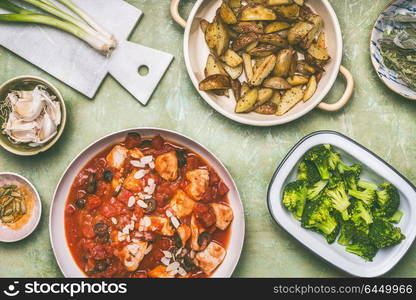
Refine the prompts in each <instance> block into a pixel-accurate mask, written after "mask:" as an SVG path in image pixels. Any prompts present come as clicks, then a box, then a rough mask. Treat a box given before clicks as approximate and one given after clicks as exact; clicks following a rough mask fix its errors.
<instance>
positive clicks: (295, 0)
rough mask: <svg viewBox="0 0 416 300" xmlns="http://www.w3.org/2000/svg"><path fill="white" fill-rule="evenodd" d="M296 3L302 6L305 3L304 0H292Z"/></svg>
mask: <svg viewBox="0 0 416 300" xmlns="http://www.w3.org/2000/svg"><path fill="white" fill-rule="evenodd" d="M293 2H295V3H296V4H297V5H299V6H302V5H304V4H305V0H293Z"/></svg>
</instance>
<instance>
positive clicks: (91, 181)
mask: <svg viewBox="0 0 416 300" xmlns="http://www.w3.org/2000/svg"><path fill="white" fill-rule="evenodd" d="M96 191H97V176H96V175H95V173H91V174H90V176H88V184H87V192H88V193H89V194H95V192H96Z"/></svg>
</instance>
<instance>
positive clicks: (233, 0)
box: [228, 0, 241, 8]
mask: <svg viewBox="0 0 416 300" xmlns="http://www.w3.org/2000/svg"><path fill="white" fill-rule="evenodd" d="M228 2H229V4H230V7H231V8H240V7H241V0H229V1H228Z"/></svg>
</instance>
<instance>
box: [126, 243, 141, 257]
mask: <svg viewBox="0 0 416 300" xmlns="http://www.w3.org/2000/svg"><path fill="white" fill-rule="evenodd" d="M127 250H129V252H130V253H131V254H133V255H134V256H135V255H136V254H137V252H138V251H139V246H138V245H136V244H131V245H127Z"/></svg>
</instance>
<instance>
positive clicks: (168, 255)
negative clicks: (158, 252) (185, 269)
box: [162, 251, 172, 258]
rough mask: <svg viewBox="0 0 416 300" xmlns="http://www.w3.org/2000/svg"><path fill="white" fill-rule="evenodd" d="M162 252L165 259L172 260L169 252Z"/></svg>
mask: <svg viewBox="0 0 416 300" xmlns="http://www.w3.org/2000/svg"><path fill="white" fill-rule="evenodd" d="M162 252H163V255H164V256H165V257H166V258H172V253H171V252H169V251H162Z"/></svg>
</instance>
